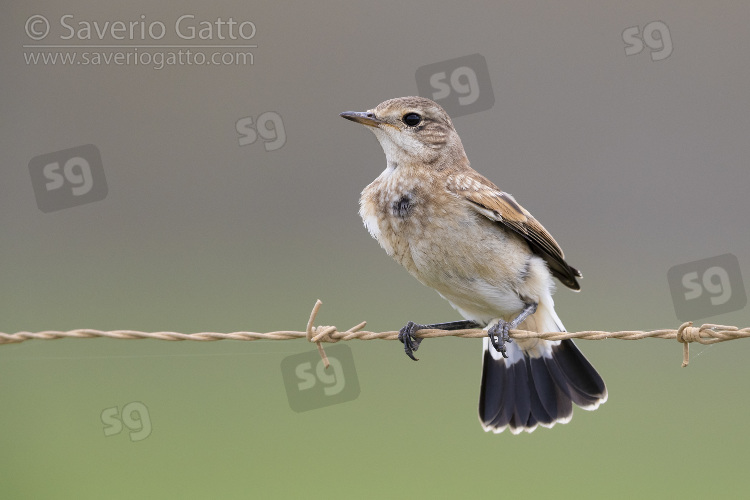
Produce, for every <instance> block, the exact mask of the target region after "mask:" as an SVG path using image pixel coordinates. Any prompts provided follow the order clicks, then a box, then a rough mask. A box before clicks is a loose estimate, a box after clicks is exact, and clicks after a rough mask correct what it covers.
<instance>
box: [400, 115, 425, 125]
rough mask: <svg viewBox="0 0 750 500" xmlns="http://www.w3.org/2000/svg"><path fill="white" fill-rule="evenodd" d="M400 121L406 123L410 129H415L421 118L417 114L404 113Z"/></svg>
mask: <svg viewBox="0 0 750 500" xmlns="http://www.w3.org/2000/svg"><path fill="white" fill-rule="evenodd" d="M402 120H404V123H406V124H407V125H408V126H410V127H416V126H417V125H419V124H420V123H422V117H421V116H419V115H418V114H417V113H406V114H405V115H404V117H403V118H402Z"/></svg>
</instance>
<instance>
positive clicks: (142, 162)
mask: <svg viewBox="0 0 750 500" xmlns="http://www.w3.org/2000/svg"><path fill="white" fill-rule="evenodd" d="M4 11H5V15H4V16H3V18H2V20H0V45H1V46H2V47H3V48H2V50H1V51H0V67H2V71H0V85H1V88H2V90H3V92H2V94H1V96H0V116H1V117H2V119H1V120H0V127H1V128H0V140H1V141H2V151H3V158H2V168H1V169H0V311H2V314H1V317H2V321H1V322H0V331H2V332H6V333H13V332H17V331H40V330H47V329H51V330H68V329H75V328H98V329H133V330H145V331H157V330H170V331H178V332H184V333H192V332H200V331H218V332H230V331H259V332H264V331H271V330H302V329H304V327H305V324H306V321H307V318H308V316H309V312H310V309H311V308H312V306H313V304H314V303H315V300H316V299H318V298H319V299H321V300H322V301H323V303H324V305H323V308H322V310H321V313H320V315H319V317H318V323H319V324H334V325H337V326H338V327H339V328H340V329H346V328H349V327H350V326H352V325H354V324H356V323H358V322H360V321H362V320H367V321H368V327H367V328H368V329H370V330H373V331H380V330H394V329H398V328H400V327H401V326H403V324H405V323H406V322H407V321H409V320H414V321H419V322H437V321H450V320H455V319H459V318H458V316H457V315H456V313H455V312H454V311H453V310H452V309H451V308H450V306H449V305H448V304H447V303H446V302H444V301H443V300H442V299H440V297H438V296H437V294H436V293H435V292H433V291H432V290H430V289H428V288H426V287H424V286H422V285H421V284H420V283H418V282H417V281H416V280H414V279H413V278H411V277H410V276H409V275H408V274H407V273H406V272H405V271H404V270H403V269H401V268H400V267H399V266H398V265H397V264H396V263H394V262H393V261H391V259H390V258H389V257H388V256H387V255H386V254H385V252H384V251H382V249H380V248H379V246H378V244H377V243H376V242H375V241H374V240H372V239H371V238H370V236H369V235H368V234H367V231H366V230H365V229H364V228H363V226H362V223H361V221H360V219H359V217H358V215H357V209H358V206H357V201H358V197H359V193H360V191H361V190H362V189H363V188H364V187H365V186H366V185H367V184H368V183H369V182H371V181H372V179H374V178H375V177H376V176H377V175H378V174H379V173H380V171H382V169H383V168H384V167H385V158H384V155H383V153H382V150H381V149H380V147H379V145H378V144H377V141H376V140H375V138H374V137H373V136H372V134H370V133H369V132H367V131H366V130H365V129H364V128H363V127H359V126H356V125H354V124H352V123H349V122H346V121H344V120H342V119H341V118H340V117H339V116H338V114H339V113H340V112H342V111H345V110H366V109H369V108H372V107H374V106H376V105H377V104H378V103H379V102H381V101H383V100H385V99H388V98H392V97H398V96H404V95H414V94H416V93H417V82H416V80H415V74H416V71H417V68H419V67H421V66H425V65H428V64H433V63H439V62H441V61H446V60H450V59H454V58H458V57H462V56H466V55H471V54H477V53H478V54H481V55H482V56H483V57H484V58H485V60H486V62H487V67H488V70H489V76H490V80H491V85H492V89H493V93H494V99H495V102H494V105H493V106H492V107H491V108H490V109H487V110H484V111H481V112H476V113H472V114H467V115H464V116H460V117H457V118H456V119H455V120H454V124H455V126H456V128H457V130H458V132H459V134H460V135H461V138H462V140H463V143H464V146H465V148H466V151H467V155H468V157H469V159H470V160H471V162H472V166H473V167H474V168H475V169H477V170H478V171H480V172H481V173H483V174H484V175H486V176H487V177H488V178H489V179H490V180H492V181H493V182H495V183H496V184H498V185H499V186H500V187H501V188H502V189H504V190H506V191H508V192H510V193H512V194H513V195H514V196H516V198H517V199H518V200H519V202H520V203H522V204H523V205H524V206H525V207H526V208H528V209H529V210H530V211H531V212H532V213H533V214H534V215H535V216H536V217H537V219H539V220H540V221H541V222H542V224H544V225H545V227H546V228H547V229H548V230H549V231H550V232H551V233H552V234H553V235H554V236H555V238H556V239H557V240H558V242H559V243H560V244H561V246H562V247H563V248H564V250H565V253H566V256H567V257H568V260H569V262H570V263H571V264H572V265H574V266H576V267H579V268H580V269H581V270H582V271H583V274H584V276H585V279H584V280H583V281H582V287H583V290H582V292H581V293H580V294H574V293H570V292H569V291H567V290H563V289H561V290H560V291H559V293H558V294H557V295H556V296H555V300H556V302H557V309H558V313H559V315H560V317H561V318H562V319H563V321H564V322H565V325H566V327H567V328H568V329H569V330H570V331H574V330H584V329H601V330H623V329H657V328H676V327H677V326H679V325H680V323H681V321H679V320H678V319H677V317H676V315H675V309H674V303H673V297H672V294H671V293H670V287H669V283H668V281H667V271H668V270H669V269H670V268H671V267H672V266H675V265H680V264H685V263H689V262H692V261H697V260H700V259H706V258H711V257H714V256H718V255H721V254H726V253H731V254H734V255H735V256H736V257H737V259H738V261H739V264H740V267H741V273H744V276H745V279H750V245H748V243H749V241H748V216H749V215H750V209H748V207H747V204H746V203H744V201H745V200H746V198H747V187H748V181H749V180H750V168H749V166H748V158H750V141H748V131H749V130H750V101H749V100H748V88H750V87H749V83H750V82H749V77H750V68H749V67H748V58H747V54H748V45H749V44H750V32H749V31H748V29H747V26H748V22H749V21H750V5H748V4H747V3H746V2H739V1H734V2H718V3H712V4H710V5H709V4H707V3H705V2H697V1H692V2H687V1H682V2H677V1H661V0H659V1H656V2H654V1H649V2H646V1H634V2H627V3H626V4H621V5H617V6H612V5H610V6H604V5H599V4H597V3H596V2H587V1H573V2H565V3H559V2H558V3H556V2H503V3H495V2H463V3H461V4H452V3H447V2H440V3H438V2H415V3H410V4H405V3H403V2H379V3H373V2H317V3H313V4H311V3H309V2H293V3H285V4H283V5H282V4H278V3H276V4H272V3H271V2H268V3H265V4H262V3H247V2H233V1H217V2H212V3H211V4H210V5H209V4H206V3H203V2H185V3H183V4H177V3H175V4H172V5H169V6H167V5H160V6H154V5H153V4H152V3H150V2H143V1H130V2H126V3H110V4H109V5H107V4H106V3H101V2H84V1H79V2H65V3H64V4H60V3H58V2H32V3H26V4H24V5H23V6H17V5H13V6H10V5H6V6H5V9H4ZM186 14H190V15H193V16H195V18H194V23H192V24H193V25H197V23H198V22H200V21H209V22H215V21H216V19H217V18H222V19H224V20H227V19H228V18H230V17H232V18H233V19H234V20H238V21H246V20H249V21H252V22H253V23H254V25H255V26H256V28H257V33H256V34H255V36H254V37H253V38H252V40H250V41H248V42H245V41H242V40H239V41H235V42H239V43H250V44H254V45H257V47H255V48H252V49H250V52H252V54H253V64H240V65H234V64H230V65H194V64H193V65H186V64H184V65H169V66H165V67H163V68H162V69H155V68H154V67H152V66H150V65H143V64H138V65H134V64H131V65H116V64H109V65H107V64H101V65H91V64H61V63H60V62H59V61H58V63H57V64H51V63H49V64H43V63H38V64H33V62H27V61H29V57H32V56H29V54H40V53H42V52H45V51H49V52H50V53H55V52H68V53H78V54H79V55H78V56H77V57H82V56H81V55H80V54H81V53H82V52H84V51H86V50H87V49H81V48H77V49H67V48H52V49H39V48H29V47H24V45H31V44H57V45H61V44H97V45H108V44H122V45H126V46H128V45H133V46H134V45H138V44H144V45H146V44H149V43H158V44H164V45H189V44H192V43H195V44H228V43H235V42H233V41H231V40H223V41H222V40H219V39H218V38H217V37H216V36H215V34H214V36H213V37H212V39H210V40H192V41H188V40H184V39H180V38H179V37H178V36H177V35H176V34H175V32H174V23H175V21H176V19H178V18H179V17H180V16H182V15H186ZM37 15H42V16H44V17H45V18H46V19H48V20H49V22H50V25H51V29H50V33H49V35H48V36H47V37H46V38H45V39H44V40H43V41H34V40H32V39H31V38H30V37H29V35H28V34H27V28H28V27H29V24H28V23H27V20H29V19H30V18H31V17H32V16H37ZM64 15H71V16H72V17H70V18H67V19H68V21H67V22H68V24H72V25H73V26H75V27H76V29H77V28H78V27H79V26H80V25H79V24H78V23H79V22H89V23H93V22H94V21H96V22H97V23H99V24H98V25H99V26H100V27H101V26H102V25H103V23H105V22H107V21H109V22H110V23H112V22H115V21H124V22H128V21H140V20H144V22H145V23H146V26H148V24H149V23H152V22H155V21H161V22H163V23H164V24H165V26H166V27H167V33H166V35H165V36H164V37H163V38H162V39H161V40H157V41H153V40H149V39H146V40H140V39H136V40H124V41H119V40H116V39H114V38H113V37H112V36H111V33H108V34H105V37H104V38H103V39H102V40H99V39H98V38H97V36H98V35H96V32H95V30H92V37H93V39H92V40H80V39H77V37H74V38H73V39H71V40H65V39H63V38H61V37H62V36H66V34H67V31H66V30H65V29H64V28H63V27H61V24H60V18H61V16H64ZM142 15H143V16H145V18H141V16H142ZM657 21H659V22H661V23H663V24H664V26H665V27H666V28H667V31H666V32H661V33H658V34H657V36H656V37H652V38H650V39H648V42H649V43H650V44H651V46H649V44H648V43H644V46H643V50H642V51H640V52H639V53H636V54H633V55H626V50H629V51H631V52H632V51H635V50H636V49H634V48H630V49H629V48H628V47H632V45H633V43H634V42H633V38H630V37H628V36H624V35H623V33H624V32H625V31H626V30H628V29H631V30H630V31H629V32H628V33H631V34H632V33H635V32H637V33H639V34H640V35H639V36H640V37H641V38H640V39H641V40H642V39H643V37H642V33H643V31H644V29H645V28H646V27H647V26H648V25H649V24H650V23H654V22H657ZM36 27H38V25H36ZM633 27H637V29H636V30H632V28H633ZM32 28H34V26H32ZM659 36H661V38H660V39H659ZM665 37H667V39H665ZM636 38H638V37H636ZM626 40H629V41H630V42H627V41H626ZM659 40H662V41H664V42H666V41H669V42H671V51H670V53H669V54H668V57H664V58H661V56H662V55H663V54H664V52H663V51H664V50H666V49H665V48H658V47H659V43H658V42H659ZM652 46H653V47H652ZM654 47H657V48H654ZM636 48H637V47H636ZM88 50H91V51H99V52H102V53H107V54H109V53H112V52H134V51H135V49H134V48H128V47H125V48H122V49H105V48H100V49H88ZM177 50H180V49H179V48H174V49H171V48H163V49H147V48H144V49H139V52H141V53H142V52H159V51H161V52H167V51H177ZM197 50H198V51H200V50H202V51H203V52H205V53H207V54H210V53H211V52H213V50H211V49H197ZM221 50H222V51H229V52H232V53H234V51H235V50H238V49H233V48H227V49H221ZM79 61H80V60H79ZM428 97H429V96H428ZM268 112H270V113H271V114H267V115H265V116H267V117H268V116H272V117H276V116H278V117H280V120H281V121H280V122H278V123H277V124H276V134H278V133H281V129H282V128H283V134H284V136H285V140H284V141H278V142H277V143H275V145H274V146H271V148H272V150H270V151H269V150H267V148H266V145H267V144H268V143H267V142H265V139H264V137H262V135H263V134H265V135H266V136H267V137H278V135H274V131H273V130H271V129H272V126H271V124H270V123H271V122H263V125H264V127H266V128H265V129H264V130H263V131H261V132H262V134H260V135H259V136H258V137H257V138H256V140H255V141H254V142H253V143H251V144H246V145H241V144H240V142H241V139H242V137H243V136H242V135H241V134H240V133H238V130H237V128H238V121H241V120H245V119H247V118H252V122H253V123H255V124H257V121H258V117H259V116H261V115H262V114H263V113H268ZM242 123H249V122H247V121H245V122H242ZM278 124H281V127H279V126H278ZM282 142H283V144H281V145H280V146H278V144H280V143H282ZM86 144H93V145H95V146H96V147H97V148H98V150H99V151H100V153H101V161H102V168H103V171H104V173H105V175H106V182H107V188H108V189H107V194H106V197H104V199H101V200H99V201H93V202H90V203H85V204H80V205H78V206H73V207H71V208H66V209H63V210H58V211H53V212H48V213H44V212H42V211H41V210H40V208H39V207H38V204H37V199H36V197H35V193H34V189H33V186H32V179H31V176H30V171H29V163H30V162H31V160H32V159H34V158H35V157H37V156H40V155H44V154H48V153H54V152H58V151H62V150H66V149H69V148H73V147H77V146H81V145H86ZM277 146H278V148H277V149H273V148H274V147H277ZM733 277H734V278H735V279H736V278H737V273H736V272H735V273H734V275H733ZM561 288H562V287H561ZM698 309H699V310H697V311H696V314H697V315H696V317H695V319H696V320H697V321H698V322H702V321H704V320H705V321H711V322H714V323H723V324H728V325H737V326H739V327H745V326H748V325H750V321H749V318H748V308H747V307H744V308H741V309H737V310H735V311H733V312H727V313H724V314H720V315H718V316H713V317H711V318H710V319H704V316H707V315H708V313H710V312H711V311H710V310H700V308H698ZM698 313H705V314H703V315H698ZM480 344H481V342H480V341H478V340H477V341H471V340H460V339H453V338H449V339H440V340H431V341H427V342H425V343H424V344H423V346H422V349H420V351H419V352H420V358H421V361H420V362H419V363H413V362H411V361H409V360H408V359H407V358H406V356H404V354H403V352H402V348H401V345H400V344H399V343H395V342H383V341H372V342H361V341H352V342H348V346H349V347H350V348H351V350H352V352H353V356H354V362H355V366H356V371H357V375H358V380H359V385H360V387H361V392H360V394H359V396H358V397H357V398H356V399H354V400H351V401H347V402H343V403H341V404H336V405H331V406H327V407H324V408H319V409H315V410H311V411H307V412H303V413H297V412H294V411H292V410H291V409H290V406H289V403H288V401H287V399H286V395H285V387H284V382H283V379H282V372H281V361H282V360H283V359H284V358H285V357H287V356H290V355H293V354H298V353H302V352H308V351H311V350H314V347H311V346H310V345H308V344H306V343H305V342H303V341H285V342H270V341H269V342H266V341H264V342H252V343H251V342H236V341H223V342H216V343H206V344H204V343H201V344H198V343H195V344H193V343H190V344H188V343H170V342H162V341H155V340H141V341H134V340H130V341H124V340H120V341H118V340H105V339H95V340H94V339H92V340H77V339H74V340H56V341H54V342H53V341H29V342H25V343H23V344H17V345H0V401H2V411H0V429H2V430H1V431H0V468H2V470H3V471H5V472H4V474H3V481H2V482H0V497H2V498H14V499H15V498H132V497H134V496H142V497H146V498H172V497H181V498H248V497H254V496H256V495H260V494H262V495H263V496H265V497H290V496H301V495H303V494H304V495H305V496H306V497H309V498H318V497H326V498H337V497H343V496H348V497H352V496H355V497H373V498H377V497H379V498H382V497H385V496H387V497H394V498H399V497H406V496H411V497H415V496H416V497H419V496H423V495H425V496H426V495H431V496H433V497H457V496H460V495H461V496H463V495H468V496H478V495H482V496H490V495H499V494H505V495H512V494H514V493H523V494H531V495H533V496H552V495H555V496H557V497H561V498H563V497H569V496H570V497H573V496H575V497H576V498H588V497H602V496H604V497H610V498H619V497H621V498H632V497H633V496H635V495H641V496H646V497H651V496H661V497H663V496H666V495H669V496H677V495H680V496H682V497H685V498H689V497H696V498H699V497H705V496H707V495H709V494H711V495H715V494H717V491H720V492H721V493H722V495H723V496H726V497H731V496H742V495H743V494H744V493H745V489H746V488H745V486H744V482H743V481H742V480H741V477H742V474H743V473H744V470H745V464H746V459H747V449H748V446H750V439H748V436H747V430H746V429H747V428H746V425H745V422H746V419H747V418H749V417H750V403H749V402H748V400H747V398H746V394H747V387H748V386H747V383H746V379H747V375H748V368H747V366H746V365H747V362H746V359H747V358H746V356H747V354H748V352H750V343H748V342H746V341H735V342H732V343H726V344H720V345H716V346H712V347H705V346H700V345H694V346H693V348H692V351H691V352H692V359H691V364H690V366H689V368H685V369H680V361H681V346H680V345H679V344H677V343H676V342H670V341H666V340H654V339H647V340H642V341H638V342H625V341H619V340H612V341H607V342H589V341H581V342H579V345H580V346H581V347H582V349H583V350H584V352H585V353H586V355H587V356H588V357H589V359H590V360H591V361H592V362H593V364H594V365H595V366H596V367H597V368H598V369H599V371H600V372H601V374H602V375H603V377H604V378H605V380H606V381H607V383H608V387H609V394H610V399H609V401H608V402H607V403H606V404H605V405H604V406H602V407H601V408H600V409H599V410H598V411H596V412H593V413H588V412H583V411H580V410H576V412H575V416H574V418H573V420H572V422H571V423H570V424H568V425H565V426H557V427H555V428H554V429H552V430H548V429H538V430H537V431H536V432H534V433H533V434H531V435H520V436H512V435H510V434H507V433H506V434H501V435H491V434H485V433H483V432H482V430H481V427H480V426H479V423H478V422H477V418H476V404H477V397H478V385H479V376H480V350H481V349H480ZM131 402H141V403H142V404H143V405H145V407H147V409H148V417H149V420H150V425H151V433H150V435H148V436H147V439H143V440H141V441H131V439H129V438H128V432H127V429H125V430H123V432H121V433H120V434H117V435H110V436H107V435H105V432H103V430H106V427H105V425H103V418H102V417H101V414H102V412H103V411H104V410H106V409H108V408H114V407H117V408H120V409H122V408H123V407H124V406H125V405H127V404H129V403H131ZM118 411H119V410H118ZM699 472H700V474H699Z"/></svg>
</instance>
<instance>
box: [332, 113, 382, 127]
mask: <svg viewBox="0 0 750 500" xmlns="http://www.w3.org/2000/svg"><path fill="white" fill-rule="evenodd" d="M339 116H341V117H343V118H346V119H347V120H351V121H353V122H357V123H361V124H362V125H367V126H368V127H377V126H378V125H380V124H381V123H383V122H382V121H380V120H378V119H377V118H375V113H372V112H371V111H344V112H343V113H341V114H340V115H339Z"/></svg>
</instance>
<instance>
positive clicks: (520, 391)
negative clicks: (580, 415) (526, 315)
mask: <svg viewBox="0 0 750 500" xmlns="http://www.w3.org/2000/svg"><path fill="white" fill-rule="evenodd" d="M540 306H541V305H540ZM540 309H541V310H538V311H537V313H536V314H535V315H534V316H537V315H540V314H541V315H542V316H541V317H539V316H537V318H536V319H537V324H538V326H539V328H534V330H536V331H565V329H564V328H563V327H562V323H560V321H559V319H558V318H557V315H556V314H555V312H554V309H552V308H548V309H547V310H544V308H541V307H540ZM550 312H551V314H550ZM544 316H546V317H544ZM552 325H555V326H556V328H554V327H552ZM521 328H522V329H529V330H531V329H532V328H523V325H521ZM506 348H507V354H508V358H507V359H505V358H503V357H502V356H501V355H500V353H498V352H497V351H495V348H494V347H492V346H491V345H490V343H489V339H488V338H486V337H485V339H484V353H483V362H482V385H481V390H480V394H479V420H480V421H481V423H482V427H483V428H484V430H485V431H488V432H489V431H492V432H495V433H499V432H502V431H504V430H505V429H506V428H507V429H510V432H512V433H513V434H518V433H520V432H522V431H526V432H532V431H533V430H534V429H536V427H537V426H538V425H541V426H543V427H552V426H553V425H555V424H556V423H558V422H560V423H567V422H569V421H570V419H571V417H572V416H573V403H575V404H577V405H578V406H580V407H581V408H583V409H585V410H595V409H597V408H598V407H599V405H600V404H602V403H604V402H605V401H606V400H607V388H606V386H605V385H604V381H603V380H602V378H601V377H600V376H599V374H598V373H597V372H596V370H595V369H594V367H593V366H591V363H589V362H588V360H587V359H586V358H585V357H584V355H583V354H582V353H581V351H579V350H578V348H577V347H576V345H575V344H574V343H573V341H572V340H562V341H546V340H530V341H529V340H523V341H518V342H517V341H513V342H512V343H510V344H506Z"/></svg>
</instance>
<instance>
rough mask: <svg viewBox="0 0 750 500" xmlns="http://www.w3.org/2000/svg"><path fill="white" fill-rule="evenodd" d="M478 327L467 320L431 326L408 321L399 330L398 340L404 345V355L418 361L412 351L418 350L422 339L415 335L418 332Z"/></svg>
mask: <svg viewBox="0 0 750 500" xmlns="http://www.w3.org/2000/svg"><path fill="white" fill-rule="evenodd" d="M478 326H479V325H478V324H476V323H474V322H473V321H468V320H464V321H451V322H449V323H433V324H431V325H420V324H418V323H414V322H413V321H409V322H408V323H407V324H406V326H405V327H403V328H402V329H401V330H399V332H398V339H399V340H400V341H401V343H402V344H404V352H406V355H407V356H409V357H410V358H411V359H413V360H414V361H419V359H418V358H415V357H414V351H416V350H417V349H419V344H420V343H421V342H422V339H420V338H418V337H417V336H416V335H415V334H416V333H417V332H418V331H419V330H465V329H467V328H477V327H478Z"/></svg>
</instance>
